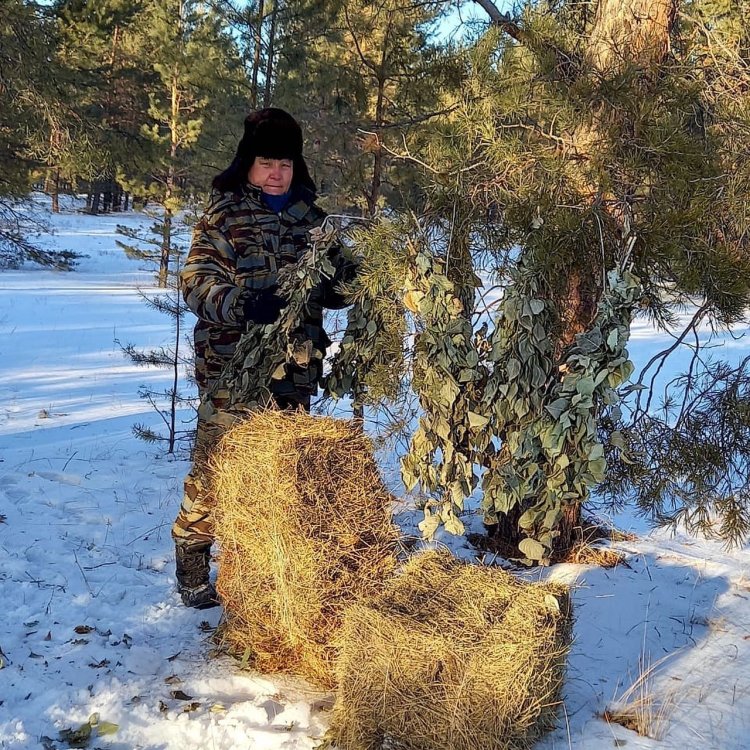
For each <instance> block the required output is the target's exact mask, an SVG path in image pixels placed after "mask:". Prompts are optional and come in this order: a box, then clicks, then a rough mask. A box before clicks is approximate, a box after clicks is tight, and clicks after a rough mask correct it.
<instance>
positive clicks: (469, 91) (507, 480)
mask: <svg viewBox="0 0 750 750" xmlns="http://www.w3.org/2000/svg"><path fill="white" fill-rule="evenodd" d="M479 2H480V5H481V6H482V7H484V8H485V9H486V10H487V12H488V17H489V19H490V21H491V28H489V29H488V30H487V32H486V33H485V34H484V35H483V36H482V37H481V38H480V39H479V40H478V41H477V42H476V44H473V45H472V46H471V48H469V49H467V50H466V54H467V57H468V60H469V66H468V68H467V77H466V79H465V81H464V85H463V88H462V94H461V96H460V97H456V99H455V102H454V106H453V107H452V110H451V112H450V114H449V115H448V116H447V117H445V118H444V119H442V120H441V121H439V122H437V123H436V124H435V127H433V128H432V129H431V130H432V132H431V135H430V136H429V137H428V136H427V135H422V136H421V143H422V144H423V148H421V149H420V150H418V148H419V145H420V143H419V141H416V142H415V143H414V145H413V146H412V148H411V152H410V154H409V153H404V154H403V156H404V157H405V158H409V156H410V155H412V157H413V159H414V161H415V162H417V161H418V162H419V163H420V164H422V165H424V166H426V167H427V169H426V170H425V173H424V179H423V181H422V185H421V187H422V190H423V194H424V195H425V196H426V206H427V208H428V209H429V210H428V211H424V210H420V211H419V213H418V217H419V218H418V221H417V222H416V223H412V224H408V223H407V228H406V229H401V230H399V231H395V232H393V233H392V234H393V242H394V245H393V247H392V248H391V249H390V250H389V251H388V252H391V253H392V254H394V255H395V257H399V254H400V255H401V256H403V250H400V249H399V248H409V247H411V248H415V249H416V250H417V252H416V253H414V252H412V257H413V258H414V259H415V260H414V263H413V268H414V270H413V272H412V274H411V276H409V275H407V283H406V286H405V287H404V281H403V276H402V279H401V281H400V282H399V280H398V279H393V280H392V282H391V284H390V286H391V288H393V287H396V286H397V285H398V284H399V283H400V284H401V288H402V289H405V290H406V291H408V292H409V294H408V295H407V296H408V299H410V300H411V302H410V303H406V305H405V307H406V309H405V310H404V314H405V315H407V318H408V317H409V305H410V304H411V307H412V308H414V311H415V315H414V317H413V324H412V325H413V326H414V328H413V329H412V330H415V332H416V334H417V335H416V347H415V353H414V359H413V360H411V361H412V362H413V363H414V364H415V365H418V369H417V370H416V371H413V373H412V376H413V378H414V384H415V387H416V388H417V390H418V392H419V395H420V401H421V404H422V408H423V418H422V422H421V426H420V429H419V430H418V432H417V433H416V434H415V436H414V439H413V441H412V447H411V452H410V457H409V458H408V460H407V462H406V464H405V474H406V475H407V476H406V478H407V481H408V483H410V484H412V483H413V482H414V481H419V482H421V484H422V486H423V487H424V488H425V489H427V490H430V491H433V492H434V493H435V494H436V500H437V505H436V506H434V507H435V508H436V509H437V516H438V517H437V519H435V520H440V519H442V521H444V522H450V523H451V524H452V521H453V519H454V518H455V517H456V513H457V512H458V511H460V509H461V507H462V503H463V498H464V497H465V496H466V495H468V494H469V493H470V492H471V491H472V490H473V488H474V487H476V486H477V483H478V472H477V470H478V469H479V468H480V467H481V469H482V484H483V496H484V506H483V507H484V511H485V513H486V516H487V519H488V520H489V521H495V522H497V523H496V526H497V528H498V533H499V534H500V536H501V537H503V538H504V540H505V541H506V542H508V543H509V544H510V545H511V549H515V550H516V554H518V551H519V550H520V553H521V556H522V557H525V558H526V559H529V560H546V559H548V558H549V556H550V554H558V553H559V552H560V551H562V550H564V549H565V548H567V547H568V546H569V545H570V543H571V542H572V540H573V536H574V531H575V528H576V527H577V526H578V525H579V524H580V511H581V506H582V504H583V502H585V500H586V499H587V498H588V496H589V493H590V492H591V491H592V489H593V488H594V487H595V486H596V485H597V483H598V482H600V481H601V480H602V479H603V478H604V467H605V454H606V457H609V458H611V457H612V456H613V455H614V456H615V457H618V456H622V455H623V452H624V451H625V448H626V445H627V441H626V439H625V435H624V433H623V431H622V430H621V429H620V426H621V419H622V414H623V409H622V408H621V407H620V406H619V405H618V400H619V398H620V395H618V388H619V387H620V386H621V384H622V383H623V381H624V380H626V379H627V378H628V376H629V375H630V373H631V371H632V364H631V363H630V362H629V360H628V355H627V349H626V345H627V339H628V335H629V330H630V325H631V321H632V318H633V316H634V315H635V314H648V315H650V316H651V317H652V318H653V319H654V320H655V321H656V322H657V323H658V324H660V325H664V326H670V325H671V324H672V323H673V321H674V311H675V310H676V309H678V308H679V307H680V306H681V305H684V304H688V303H690V301H691V300H693V299H696V298H698V299H701V300H702V303H703V309H704V311H705V314H706V316H707V317H708V318H709V319H710V320H711V321H712V323H713V324H714V325H717V326H722V325H729V324H731V323H734V322H736V321H738V320H740V319H742V317H743V316H744V315H745V314H746V309H747V305H748V302H750V251H749V247H748V237H750V234H749V233H748V231H747V230H748V227H747V218H746V212H745V210H744V195H746V193H747V179H748V176H749V175H750V172H749V171H748V167H749V165H750V162H748V159H747V151H746V148H744V147H743V146H742V135H741V134H742V133H743V132H747V131H746V128H747V125H748V112H750V110H748V108H747V98H746V97H747V95H746V93H745V92H746V91H747V90H749V89H748V87H747V81H748V78H747V69H748V68H747V63H746V60H747V57H746V56H745V53H744V51H742V50H743V47H742V44H743V42H742V40H741V38H738V37H735V42H736V45H737V46H736V47H735V48H733V49H732V51H731V54H730V55H729V58H731V59H726V60H721V59H719V58H717V57H715V56H714V57H711V56H710V55H702V54H701V53H700V51H701V49H704V50H705V49H707V48H708V46H709V45H710V44H711V40H710V39H709V38H708V37H707V36H706V33H707V32H706V31H704V29H703V28H702V25H701V23H696V22H695V21H694V20H692V21H691V20H690V16H689V14H686V15H678V14H677V10H678V3H677V2H676V0H664V1H663V2H662V1H660V2H658V3H651V2H646V1H645V0H625V1H624V2H618V3H614V2H609V0H600V2H598V3H593V2H592V3H587V4H581V3H554V4H552V3H549V4H547V3H543V4H537V3H528V4H526V6H525V7H524V8H523V9H522V12H520V13H519V14H518V15H517V17H514V18H510V17H509V16H506V15H505V14H503V13H501V12H500V11H499V9H498V8H497V7H496V6H495V5H494V4H493V3H491V2H489V1H488V0H479ZM697 5H698V4H694V5H693V6H692V7H691V6H690V5H689V4H686V8H687V9H688V10H691V11H696V10H697ZM742 5H744V4H742ZM584 6H585V7H584ZM584 11H586V12H584ZM732 13H733V14H738V15H737V16H735V17H742V16H741V14H742V13H744V10H742V9H741V8H739V7H738V6H735V5H733V6H732ZM702 23H703V26H705V27H706V30H709V31H710V33H715V31H714V30H712V29H711V28H710V27H711V24H706V23H705V21H704V22H702ZM730 25H731V24H730V22H729V21H727V20H726V19H724V20H722V22H721V26H722V27H726V28H729V26H730ZM702 37H703V38H702ZM713 43H715V44H716V43H718V40H714V42H713ZM722 44H723V46H726V41H724V42H722ZM745 49H746V48H745ZM382 237H383V231H381V230H380V229H376V230H374V232H373V233H372V234H371V235H370V239H368V236H367V235H365V236H363V237H362V238H361V239H360V242H361V248H362V250H363V252H364V254H365V274H367V273H368V264H372V265H370V266H369V271H370V272H371V273H373V274H374V273H376V272H377V269H378V268H380V269H381V272H382V264H381V266H376V265H375V264H374V261H371V260H368V255H370V256H373V257H374V255H375V252H376V251H377V250H378V249H379V251H380V252H381V253H382V252H383V248H382ZM488 261H489V262H488ZM483 267H484V268H485V269H489V270H494V271H495V273H496V274H497V278H498V280H499V281H500V282H501V283H502V284H503V285H505V286H506V287H507V288H506V291H505V294H504V297H503V299H502V301H501V303H500V306H499V314H498V315H497V316H496V317H495V320H494V331H485V332H480V334H478V335H477V336H475V337H474V338H473V339H472V337H471V336H470V334H469V331H470V330H471V329H470V328H466V321H469V320H470V319H471V318H472V315H473V314H474V313H476V312H478V310H477V306H476V302H475V300H474V291H475V286H476V285H477V284H478V283H480V282H479V280H478V278H477V277H476V275H475V271H477V270H479V269H481V268H483ZM410 278H411V280H409V279H410ZM363 286H364V285H363ZM402 309H404V308H402ZM367 317H368V316H367V314H365V311H364V307H363V305H360V306H359V309H357V310H355V311H354V313H353V315H352V319H351V323H352V328H351V335H352V337H353V341H354V343H353V344H351V342H349V343H350V345H353V346H355V347H356V346H358V345H361V346H364V345H365V344H367V346H369V347H370V349H369V350H368V351H371V350H372V347H373V346H375V347H376V348H377V341H376V342H375V344H373V342H372V340H371V338H372V337H370V339H368V338H367V336H366V335H364V334H366V332H367V328H368V326H369V324H370V321H368V320H367ZM371 321H373V325H372V326H370V327H371V330H372V331H373V332H375V337H377V331H378V330H379V324H378V322H377V321H374V318H371ZM358 332H359V335H360V338H359V339H357V335H356V334H358ZM482 333H483V334H484V335H482ZM345 340H346V339H345ZM388 341H389V342H390V338H389V339H388ZM358 342H359V343H358ZM420 347H426V351H427V352H428V356H426V357H422V358H421V359H420ZM346 348H347V347H346V346H344V347H342V355H343V354H345V353H346V352H345V350H346ZM350 360H351V361H352V362H356V361H357V360H356V357H355V358H351V357H350ZM359 361H360V362H361V361H362V359H360V360H359ZM369 361H372V356H369ZM407 361H408V360H407ZM460 363H462V364H460ZM334 371H335V370H334ZM340 385H341V384H340V383H339V387H340ZM740 403H744V402H743V401H741V402H740ZM738 408H739V409H740V411H742V409H743V408H744V407H738ZM607 425H609V429H604V428H605V427H606V426H607ZM654 434H655V433H654ZM626 458H627V456H626ZM740 465H741V464H740ZM703 499H704V501H705V502H704V503H703V504H702V509H701V511H700V512H704V513H705V512H706V509H707V508H712V509H713V510H714V511H716V512H718V513H719V514H721V513H722V504H721V502H717V500H720V498H719V497H718V496H717V495H714V496H713V499H712V497H711V496H710V495H704V498H703ZM723 507H727V505H726V503H725V504H724V506H723ZM733 507H736V505H735V506H733ZM733 513H734V517H735V519H736V518H737V513H736V512H734V511H733ZM433 516H434V514H433ZM452 525H453V524H452ZM428 527H429V528H434V524H433V523H432V522H430V523H429V524H428ZM734 527H735V528H740V527H741V524H740V525H739V526H738V524H736V523H735V524H734ZM733 538H734V539H736V537H733Z"/></svg>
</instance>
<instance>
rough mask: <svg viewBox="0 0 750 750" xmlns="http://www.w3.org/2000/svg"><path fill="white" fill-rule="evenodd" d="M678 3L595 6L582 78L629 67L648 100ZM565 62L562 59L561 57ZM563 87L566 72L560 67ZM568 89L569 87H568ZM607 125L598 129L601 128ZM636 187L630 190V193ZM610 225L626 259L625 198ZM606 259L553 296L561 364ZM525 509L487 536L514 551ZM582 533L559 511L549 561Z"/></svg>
mask: <svg viewBox="0 0 750 750" xmlns="http://www.w3.org/2000/svg"><path fill="white" fill-rule="evenodd" d="M477 1H478V2H479V4H480V5H481V6H482V7H484V8H485V10H486V11H487V12H488V14H489V15H490V18H491V20H492V21H493V23H495V24H497V25H498V26H499V28H501V29H503V30H504V31H506V32H507V33H508V34H510V35H511V36H512V37H513V38H514V39H515V40H516V41H517V42H519V43H521V44H524V43H525V42H526V39H525V34H524V31H523V29H521V28H519V27H518V26H516V25H515V24H514V23H512V22H511V21H510V19H509V18H508V17H507V16H506V15H504V14H502V13H501V12H500V11H499V10H498V9H497V7H496V6H495V5H494V4H493V3H492V2H491V0H481V1H480V0H477ZM679 5H680V0H599V2H598V4H597V7H596V14H595V17H594V22H593V25H592V29H591V33H590V35H589V39H588V43H587V45H586V49H585V51H584V54H583V57H582V61H583V67H582V70H581V72H580V74H582V75H583V76H587V75H590V74H591V73H592V72H593V73H595V74H596V75H599V76H603V77H611V76H614V75H617V74H619V73H622V72H624V70H625V69H626V68H627V67H628V66H635V70H636V71H640V77H641V80H642V81H643V95H644V96H648V88H649V85H650V83H651V82H652V81H653V78H654V74H655V72H656V70H657V69H658V66H659V65H660V64H661V63H662V62H663V61H664V59H665V57H666V55H667V54H668V52H669V49H670V34H671V32H672V29H673V27H674V23H675V19H676V17H677V11H678V9H679ZM563 58H564V56H563ZM560 70H561V71H562V72H561V74H560V75H561V81H560V82H561V83H565V82H566V80H565V78H564V75H567V71H568V70H569V68H568V67H567V66H563V65H561V66H560ZM568 85H570V82H569V81H568ZM604 127H606V124H603V125H602V128H604ZM598 130H599V128H598V127H597V125H596V124H595V125H594V126H593V128H589V129H588V130H587V131H586V132H583V131H581V132H579V133H577V134H576V137H575V139H574V140H575V143H576V146H577V154H576V158H578V159H580V160H582V161H583V160H588V159H591V158H594V157H595V156H596V147H597V146H596V144H597V143H598V142H599V135H598ZM637 187H638V186H633V192H635V188H637ZM599 189H600V188H599V186H593V185H592V186H589V185H587V184H586V182H585V177H582V181H581V185H580V190H581V194H582V195H584V196H587V197H589V198H590V200H591V201H592V202H593V201H595V200H599V199H600V198H601V196H600V195H599ZM612 198H613V200H610V201H609V202H610V203H611V204H612V206H613V207H612V209H611V210H610V216H611V219H612V220H613V221H614V222H615V223H616V225H619V227H620V238H621V239H620V241H619V244H620V246H619V247H616V248H608V249H606V251H607V252H608V253H611V254H613V255H614V256H615V257H618V258H622V257H624V253H625V248H626V246H627V243H628V241H629V240H630V222H629V212H630V208H629V206H628V205H627V200H626V196H612ZM605 264H606V258H605V257H604V254H603V252H602V251H601V249H596V250H595V251H594V250H592V251H589V252H586V251H585V250H584V252H582V253H581V255H580V257H579V258H578V260H577V262H576V263H575V264H574V265H573V266H572V267H571V268H570V269H569V271H568V275H567V277H566V278H565V279H563V280H562V283H560V284H559V285H558V287H557V289H556V290H555V291H554V298H555V300H554V301H555V303H556V306H557V309H558V310H559V311H560V312H559V315H560V323H561V330H560V334H559V339H558V341H557V342H556V345H555V356H556V359H557V360H558V361H559V360H560V359H561V357H562V356H563V354H564V352H565V350H566V349H567V348H568V347H569V346H570V345H571V344H572V343H573V342H574V340H575V337H576V335H577V334H579V333H582V332H583V331H585V330H587V329H588V328H589V326H590V325H591V322H592V320H593V319H594V316H595V315H596V309H597V304H598V302H599V299H600V297H601V294H602V291H603V275H604V272H605V270H606V268H605ZM523 510H524V509H523V508H516V509H514V512H513V513H511V514H509V515H508V516H507V517H506V518H504V519H501V523H500V524H498V525H497V526H496V527H493V528H492V530H491V532H490V533H491V535H492V536H496V537H497V538H499V539H502V540H503V541H504V542H508V543H512V544H513V545H514V546H515V545H516V544H517V543H518V542H519V541H520V539H521V538H522V534H521V533H520V530H519V528H518V523H517V521H518V518H519V517H520V514H521V513H522V512H523ZM580 527H581V507H580V505H579V504H576V503H573V504H570V505H568V506H567V507H565V508H564V509H563V519H562V521H561V522H560V524H559V526H558V531H559V532H560V535H559V537H558V538H557V539H556V540H555V548H554V549H553V556H554V557H556V558H558V559H559V558H560V557H561V556H562V555H564V553H565V552H566V551H567V550H568V549H570V547H571V546H572V545H573V544H574V543H575V542H576V541H577V537H578V536H579V535H580Z"/></svg>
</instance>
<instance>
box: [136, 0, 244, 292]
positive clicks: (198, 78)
mask: <svg viewBox="0 0 750 750" xmlns="http://www.w3.org/2000/svg"><path fill="white" fill-rule="evenodd" d="M136 25H137V26H138V28H139V29H140V38H139V40H138V47H139V52H140V54H141V55H142V57H143V59H147V60H149V61H150V63H151V66H152V68H153V72H154V74H155V75H154V82H153V85H152V86H151V87H150V89H149V92H148V93H149V108H148V118H149V119H148V122H147V123H144V124H143V125H142V134H143V135H144V137H145V138H147V139H148V140H149V141H150V142H151V146H152V152H151V153H152V156H151V163H150V164H148V172H146V173H145V174H144V173H143V172H142V171H141V170H138V169H131V170H124V175H123V180H124V182H125V183H126V184H127V185H128V186H129V187H130V188H131V190H132V191H133V192H136V193H140V194H142V195H145V196H147V197H148V200H149V201H150V202H156V203H158V204H159V205H160V206H161V207H162V211H163V215H162V227H163V236H162V244H161V261H160V270H159V285H160V286H165V285H166V283H167V279H168V276H169V264H170V258H171V245H172V231H173V230H172V224H173V220H174V215H175V212H176V211H177V210H179V208H180V206H181V205H182V203H183V200H184V197H185V196H190V195H191V194H194V193H195V192H196V191H205V190H206V187H207V183H208V174H210V173H213V171H214V170H213V169H212V167H214V165H215V164H216V163H217V162H218V163H222V162H224V161H226V159H227V156H226V153H225V151H224V149H225V148H226V147H227V145H228V144H227V141H228V140H229V139H228V137H227V131H228V129H229V125H228V123H231V122H232V121H233V120H240V118H239V117H234V116H233V115H234V113H235V112H236V111H237V107H238V105H239V104H241V102H242V97H241V95H240V85H241V80H242V78H241V62H240V60H239V54H238V51H237V49H236V46H235V45H234V42H233V40H232V38H231V36H230V35H229V34H228V33H227V31H226V30H225V29H224V28H223V25H222V20H221V18H220V17H219V16H218V15H216V14H215V13H213V12H212V11H211V10H209V9H207V8H206V6H205V4H203V3H200V2H195V1H194V0H149V2H148V3H147V4H145V6H144V9H143V11H142V12H141V14H139V16H138V17H137V21H136ZM221 136H223V141H224V142H222V137H221ZM232 140H234V139H232ZM235 143H236V141H235ZM225 144H227V145H225ZM207 157H208V158H207ZM222 157H223V158H222ZM203 159H205V161H203ZM137 166H139V165H137Z"/></svg>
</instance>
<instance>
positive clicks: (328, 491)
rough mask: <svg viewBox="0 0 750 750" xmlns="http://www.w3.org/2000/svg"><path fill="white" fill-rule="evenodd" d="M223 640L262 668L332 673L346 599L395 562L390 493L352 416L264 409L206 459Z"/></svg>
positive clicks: (322, 681)
mask: <svg viewBox="0 0 750 750" xmlns="http://www.w3.org/2000/svg"><path fill="white" fill-rule="evenodd" d="M212 475H213V480H214V487H215V491H216V498H217V508H216V516H215V518H216V537H217V540H218V541H219V544H220V548H221V558H220V566H219V576H218V580H217V589H218V591H219V594H220V595H221V598H222V602H223V605H224V612H225V622H224V624H223V625H222V627H221V629H220V633H219V639H220V642H221V643H222V644H223V645H224V646H225V647H226V648H227V649H228V650H229V651H230V652H233V653H235V654H236V655H239V656H241V657H243V658H244V659H245V660H246V661H248V662H249V663H250V664H251V665H252V666H254V667H255V668H256V669H258V670H260V671H263V672H279V671H283V672H289V673H292V674H297V675H302V676H303V677H306V678H307V679H309V680H311V681H312V682H314V683H317V684H318V685H321V686H324V687H331V686H332V685H333V684H334V683H335V675H334V661H335V658H336V655H337V648H336V635H337V633H338V631H339V629H340V626H341V622H342V611H343V608H344V607H345V606H346V605H348V604H350V603H351V602H354V601H357V600H359V599H360V598H362V597H366V596H370V595H372V594H374V593H377V592H379V591H380V590H381V589H382V586H383V580H384V579H385V578H387V577H388V576H389V575H390V574H391V573H392V572H393V570H394V569H395V565H396V557H395V549H396V541H397V532H396V529H395V527H394V526H393V525H392V521H391V508H390V506H391V497H390V495H389V494H388V492H387V491H386V490H385V488H384V487H383V485H382V483H381V481H380V478H379V475H378V471H377V467H376V465H375V461H374V459H373V457H372V446H371V444H370V442H369V440H368V439H367V438H366V437H365V435H364V434H363V433H362V431H361V430H360V429H359V428H357V427H356V426H354V425H353V424H351V423H348V422H345V421H342V420H336V419H331V418H326V417H311V416H309V415H307V414H304V413H303V412H288V411H287V412H280V411H265V412H258V413H255V414H253V415H252V416H250V417H249V418H248V419H247V420H245V421H243V422H241V423H239V424H238V425H237V426H235V427H233V428H232V429H231V430H229V431H228V432H227V433H226V435H225V436H224V437H223V438H222V440H221V442H220V444H219V446H218V448H217V450H216V451H215V452H214V454H213V459H212Z"/></svg>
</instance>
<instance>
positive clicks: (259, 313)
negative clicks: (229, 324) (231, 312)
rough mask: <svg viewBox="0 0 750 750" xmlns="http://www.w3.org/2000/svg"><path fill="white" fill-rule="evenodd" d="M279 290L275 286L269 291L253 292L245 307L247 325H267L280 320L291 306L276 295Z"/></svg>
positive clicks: (269, 288)
mask: <svg viewBox="0 0 750 750" xmlns="http://www.w3.org/2000/svg"><path fill="white" fill-rule="evenodd" d="M278 289H279V287H278V286H277V285H276V284H274V285H273V286H270V287H268V289H261V290H259V291H257V292H251V294H250V296H249V297H248V298H247V299H246V300H245V305H244V314H245V321H246V322H247V323H258V324H259V325H267V324H268V323H275V322H276V321H277V320H278V317H279V313H280V312H281V311H282V310H283V309H284V308H285V307H286V306H287V304H289V303H288V302H287V301H286V300H285V299H284V298H283V297H280V296H279V295H278V294H276V292H277V291H278Z"/></svg>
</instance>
